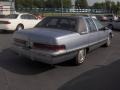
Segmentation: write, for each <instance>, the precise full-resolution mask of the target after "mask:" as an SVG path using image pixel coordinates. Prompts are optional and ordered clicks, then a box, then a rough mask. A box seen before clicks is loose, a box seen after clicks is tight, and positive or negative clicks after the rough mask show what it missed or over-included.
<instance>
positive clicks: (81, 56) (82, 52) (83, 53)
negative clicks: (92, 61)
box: [75, 49, 86, 65]
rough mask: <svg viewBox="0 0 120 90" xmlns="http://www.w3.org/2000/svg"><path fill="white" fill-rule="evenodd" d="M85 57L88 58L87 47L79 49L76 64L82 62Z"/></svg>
mask: <svg viewBox="0 0 120 90" xmlns="http://www.w3.org/2000/svg"><path fill="white" fill-rule="evenodd" d="M85 58H86V49H81V50H79V51H78V54H77V56H76V60H75V63H76V65H79V64H82V63H83V62H84V60H85Z"/></svg>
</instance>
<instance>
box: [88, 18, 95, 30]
mask: <svg viewBox="0 0 120 90" xmlns="http://www.w3.org/2000/svg"><path fill="white" fill-rule="evenodd" d="M86 22H87V25H88V29H89V31H90V32H95V31H97V28H96V26H95V24H94V22H93V21H92V19H90V18H87V19H86Z"/></svg>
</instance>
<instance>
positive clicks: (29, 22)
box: [21, 14, 39, 29]
mask: <svg viewBox="0 0 120 90" xmlns="http://www.w3.org/2000/svg"><path fill="white" fill-rule="evenodd" d="M21 21H22V24H23V25H24V28H25V29H27V28H33V27H34V26H35V25H36V24H37V23H38V22H39V20H38V19H36V17H35V16H33V15H30V14H24V15H21Z"/></svg>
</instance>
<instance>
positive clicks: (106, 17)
mask: <svg viewBox="0 0 120 90" xmlns="http://www.w3.org/2000/svg"><path fill="white" fill-rule="evenodd" d="M117 19H118V17H117V16H116V15H113V14H108V15H102V18H101V21H114V20H117Z"/></svg>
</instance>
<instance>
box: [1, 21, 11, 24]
mask: <svg viewBox="0 0 120 90" xmlns="http://www.w3.org/2000/svg"><path fill="white" fill-rule="evenodd" d="M0 24H11V23H10V22H9V21H0Z"/></svg>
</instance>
